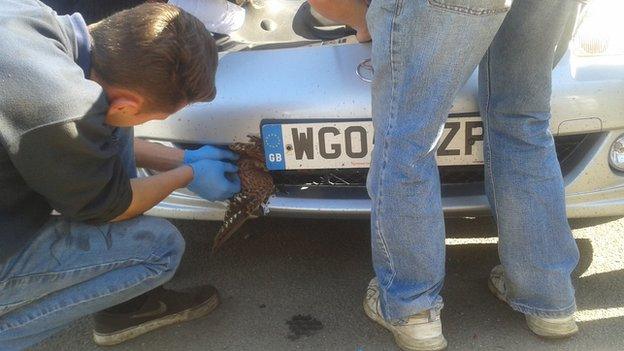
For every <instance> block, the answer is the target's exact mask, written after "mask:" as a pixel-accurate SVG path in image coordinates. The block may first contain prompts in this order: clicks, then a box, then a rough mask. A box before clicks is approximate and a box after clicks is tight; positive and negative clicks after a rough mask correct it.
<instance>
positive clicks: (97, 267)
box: [0, 145, 184, 351]
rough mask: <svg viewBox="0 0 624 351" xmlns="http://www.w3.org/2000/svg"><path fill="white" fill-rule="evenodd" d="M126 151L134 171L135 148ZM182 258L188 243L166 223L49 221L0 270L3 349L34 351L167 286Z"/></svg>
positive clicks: (143, 219)
mask: <svg viewBox="0 0 624 351" xmlns="http://www.w3.org/2000/svg"><path fill="white" fill-rule="evenodd" d="M123 147H124V148H125V150H124V152H123V158H124V160H125V161H126V163H127V164H128V167H133V163H134V161H133V159H134V158H133V152H132V150H131V145H124V146H123ZM128 171H129V173H131V174H133V172H134V169H132V168H129V169H128ZM183 252H184V239H183V238H182V236H181V235H180V233H179V232H178V230H177V229H176V228H175V227H174V226H173V225H172V224H171V223H169V222H168V221H166V220H163V219H159V218H150V217H138V218H135V219H131V220H128V221H123V222H118V223H109V224H104V225H99V226H93V225H88V224H84V223H76V222H71V221H69V220H66V219H63V218H61V217H51V218H50V220H49V221H48V222H47V223H46V224H45V225H44V226H43V227H42V228H41V229H40V231H39V233H38V235H37V236H36V238H35V239H34V240H33V241H31V242H30V243H29V245H28V246H27V247H26V248H24V249H23V250H22V251H21V252H20V253H19V254H18V255H16V256H14V257H12V258H11V259H9V260H8V261H7V262H6V263H5V264H4V265H0V350H2V351H8V350H21V349H24V348H26V347H28V346H31V345H34V344H36V343H38V342H39V341H41V340H43V339H45V338H47V337H49V336H51V335H53V334H54V333H56V332H58V331H60V330H62V329H63V328H64V327H66V326H67V325H68V324H69V323H70V322H72V321H74V320H76V319H78V318H80V317H83V316H86V315H89V314H92V313H94V312H97V311H100V310H103V309H105V308H107V307H110V306H113V305H116V304H119V303H122V302H124V301H127V300H130V299H131V298H133V297H136V296H138V295H141V294H143V293H145V292H147V291H149V290H152V289H154V288H156V287H158V286H160V285H162V284H164V283H165V282H166V281H168V280H169V279H171V277H172V276H173V274H174V272H175V270H176V268H177V267H178V265H179V263H180V259H181V258H182V254H183Z"/></svg>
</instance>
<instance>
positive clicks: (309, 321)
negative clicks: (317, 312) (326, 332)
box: [286, 314, 323, 341]
mask: <svg viewBox="0 0 624 351" xmlns="http://www.w3.org/2000/svg"><path fill="white" fill-rule="evenodd" d="M286 324H288V329H289V331H290V332H289V333H288V335H287V336H286V337H287V338H288V339H289V340H292V341H295V340H298V339H300V338H301V337H302V336H312V335H314V334H316V332H318V331H319V330H321V329H323V323H321V321H319V320H318V319H316V318H314V317H312V316H310V315H301V314H298V315H296V316H293V317H292V318H290V320H288V321H286Z"/></svg>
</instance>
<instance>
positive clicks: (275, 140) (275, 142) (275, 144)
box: [264, 133, 282, 151]
mask: <svg viewBox="0 0 624 351" xmlns="http://www.w3.org/2000/svg"><path fill="white" fill-rule="evenodd" d="M264 143H265V147H266V148H267V149H272V150H275V149H277V148H279V147H280V144H281V143H282V138H281V137H280V136H279V135H277V134H276V133H269V134H267V136H266V137H265V138H264ZM280 151H281V150H280Z"/></svg>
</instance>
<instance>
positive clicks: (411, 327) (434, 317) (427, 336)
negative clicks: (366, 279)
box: [364, 278, 447, 351]
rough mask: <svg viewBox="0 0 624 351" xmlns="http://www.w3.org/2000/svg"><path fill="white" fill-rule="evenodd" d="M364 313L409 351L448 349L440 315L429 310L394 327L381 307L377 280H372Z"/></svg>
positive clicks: (365, 301)
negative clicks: (385, 317)
mask: <svg viewBox="0 0 624 351" xmlns="http://www.w3.org/2000/svg"><path fill="white" fill-rule="evenodd" d="M364 312H366V315H367V316H368V318H370V319H372V320H373V321H375V322H377V323H379V324H381V325H382V326H383V327H384V328H386V329H388V330H389V331H391V332H392V334H394V340H395V341H396V343H397V345H399V347H400V348H401V349H403V350H407V351H435V350H443V349H445V348H446V345H447V343H446V339H444V335H442V322H441V321H440V315H439V313H434V311H432V310H429V311H425V312H422V313H419V314H417V315H414V316H411V317H409V318H408V319H407V321H406V323H405V324H401V325H393V324H390V323H389V322H387V321H386V320H385V319H384V318H383V316H382V314H381V309H380V305H379V285H378V283H377V278H374V279H373V280H371V282H370V284H369V285H368V290H367V291H366V297H365V298H364Z"/></svg>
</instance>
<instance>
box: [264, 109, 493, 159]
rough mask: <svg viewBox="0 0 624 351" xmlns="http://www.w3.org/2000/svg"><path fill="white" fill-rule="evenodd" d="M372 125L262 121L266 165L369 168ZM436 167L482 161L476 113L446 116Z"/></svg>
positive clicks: (480, 123) (478, 123) (481, 133)
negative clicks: (265, 122) (447, 118)
mask: <svg viewBox="0 0 624 351" xmlns="http://www.w3.org/2000/svg"><path fill="white" fill-rule="evenodd" d="M373 135H374V134H373V123H372V121H370V120H367V121H347V122H310V123H267V124H263V125H262V138H263V142H264V151H265V158H266V164H267V168H268V169H269V170H273V171H279V170H292V169H336V168H368V167H369V166H370V161H371V151H372V150H373ZM437 161H438V165H439V166H458V165H478V164H483V124H482V122H481V118H480V117H478V116H462V117H451V118H449V120H448V122H447V123H446V125H445V126H444V131H443V134H442V137H441V138H440V142H439V144H438V150H437Z"/></svg>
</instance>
